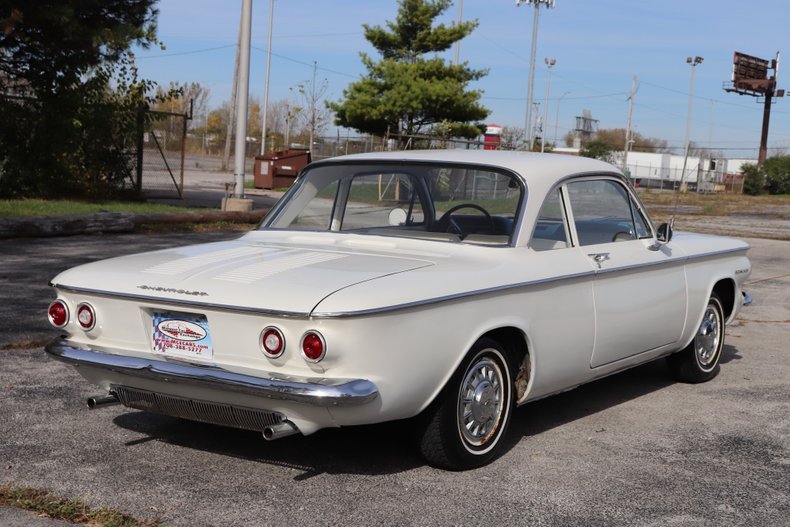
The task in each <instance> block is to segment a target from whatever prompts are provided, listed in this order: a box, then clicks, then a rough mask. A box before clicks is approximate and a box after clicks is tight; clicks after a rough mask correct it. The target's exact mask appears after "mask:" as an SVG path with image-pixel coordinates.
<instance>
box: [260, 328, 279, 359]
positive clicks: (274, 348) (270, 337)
mask: <svg viewBox="0 0 790 527" xmlns="http://www.w3.org/2000/svg"><path fill="white" fill-rule="evenodd" d="M261 350H262V351H263V353H264V354H265V355H266V356H267V357H271V358H273V359H276V358H277V357H279V356H280V355H282V354H283V351H285V337H283V334H282V332H281V331H280V330H279V329H277V328H276V327H274V326H269V327H266V328H263V331H261Z"/></svg>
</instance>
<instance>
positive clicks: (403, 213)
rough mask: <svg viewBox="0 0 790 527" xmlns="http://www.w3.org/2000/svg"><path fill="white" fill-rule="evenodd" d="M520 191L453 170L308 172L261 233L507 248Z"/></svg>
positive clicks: (509, 183) (331, 167) (506, 178)
mask: <svg viewBox="0 0 790 527" xmlns="http://www.w3.org/2000/svg"><path fill="white" fill-rule="evenodd" d="M523 193H524V192H523V186H522V185H521V183H520V182H519V181H518V180H517V179H516V177H515V176H513V175H512V174H510V173H507V172H504V171H496V170H492V169H490V168H480V167H475V166H459V165H449V164H425V163H420V164H409V163H397V164H375V165H364V164H326V165H318V166H316V167H313V168H309V169H308V170H307V172H305V174H304V175H303V176H302V177H301V178H299V180H298V182H297V183H296V187H295V188H292V189H291V190H290V191H289V192H288V193H287V194H286V196H285V198H284V200H283V202H281V203H280V204H278V206H277V207H276V208H275V209H274V210H273V213H272V215H271V217H270V219H268V220H267V221H266V222H264V224H263V227H262V228H268V229H290V230H308V231H343V232H353V233H357V234H375V235H380V236H401V237H404V236H405V237H414V238H424V239H434V240H440V241H456V242H460V241H464V242H467V243H481V244H490V245H506V244H508V243H510V240H511V237H512V235H513V228H514V225H515V220H516V216H517V214H518V210H519V205H520V203H521V202H522V198H523Z"/></svg>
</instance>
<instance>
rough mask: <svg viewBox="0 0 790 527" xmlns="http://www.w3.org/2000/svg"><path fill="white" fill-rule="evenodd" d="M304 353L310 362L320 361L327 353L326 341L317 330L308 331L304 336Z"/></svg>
mask: <svg viewBox="0 0 790 527" xmlns="http://www.w3.org/2000/svg"><path fill="white" fill-rule="evenodd" d="M302 355H304V358H305V359H307V360H308V361H310V362H318V361H320V360H321V359H323V358H324V355H326V341H325V340H324V337H323V336H321V334H320V333H318V332H317V331H308V332H307V333H305V334H304V336H302Z"/></svg>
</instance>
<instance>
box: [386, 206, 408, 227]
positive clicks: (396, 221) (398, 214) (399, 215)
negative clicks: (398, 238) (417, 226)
mask: <svg viewBox="0 0 790 527" xmlns="http://www.w3.org/2000/svg"><path fill="white" fill-rule="evenodd" d="M407 219H408V215H407V214H406V211H405V210H403V209H392V210H391V211H390V215H389V224H390V225H391V226H393V227H398V226H400V225H405V224H406V220H407Z"/></svg>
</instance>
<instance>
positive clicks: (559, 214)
mask: <svg viewBox="0 0 790 527" xmlns="http://www.w3.org/2000/svg"><path fill="white" fill-rule="evenodd" d="M568 245H569V244H568V234H567V232H566V229H565V213H564V212H563V210H562V201H561V199H560V189H555V190H553V191H551V192H550V193H549V195H548V196H546V201H544V202H543V206H542V207H541V208H540V212H539V213H538V221H537V223H536V224H535V232H534V233H533V234H532V240H531V241H530V242H529V246H530V247H532V248H533V249H535V250H536V251H549V250H551V249H563V248H565V247H568Z"/></svg>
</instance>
